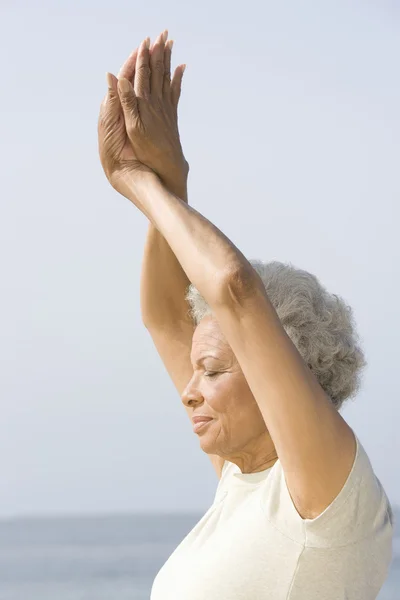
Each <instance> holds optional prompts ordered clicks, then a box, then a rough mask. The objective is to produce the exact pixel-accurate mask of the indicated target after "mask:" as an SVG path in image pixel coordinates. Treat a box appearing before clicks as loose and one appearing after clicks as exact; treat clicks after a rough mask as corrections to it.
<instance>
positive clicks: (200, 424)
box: [193, 418, 214, 433]
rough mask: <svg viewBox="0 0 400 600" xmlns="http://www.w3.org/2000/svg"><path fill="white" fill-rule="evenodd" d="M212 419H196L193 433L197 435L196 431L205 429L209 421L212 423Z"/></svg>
mask: <svg viewBox="0 0 400 600" xmlns="http://www.w3.org/2000/svg"><path fill="white" fill-rule="evenodd" d="M213 420H214V419H205V418H203V419H201V418H199V419H197V420H196V422H195V423H194V425H193V431H194V432H195V433H197V432H198V431H200V430H202V429H204V428H205V427H207V425H209V424H210V423H211V421H213Z"/></svg>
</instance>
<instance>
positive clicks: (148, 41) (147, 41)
mask: <svg viewBox="0 0 400 600" xmlns="http://www.w3.org/2000/svg"><path fill="white" fill-rule="evenodd" d="M145 43H146V46H145V47H146V48H147V50H149V48H150V38H149V37H148V38H146V40H145Z"/></svg>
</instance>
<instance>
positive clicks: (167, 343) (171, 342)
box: [147, 322, 224, 479]
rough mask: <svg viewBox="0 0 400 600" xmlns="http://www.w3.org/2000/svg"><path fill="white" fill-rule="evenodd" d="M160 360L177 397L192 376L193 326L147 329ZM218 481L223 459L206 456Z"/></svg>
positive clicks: (184, 323) (190, 414) (183, 323)
mask: <svg viewBox="0 0 400 600" xmlns="http://www.w3.org/2000/svg"><path fill="white" fill-rule="evenodd" d="M147 329H148V331H149V333H150V335H151V338H152V340H153V342H154V345H155V347H156V349H157V352H158V354H159V355H160V358H161V359H162V361H163V363H164V366H165V368H166V369H167V372H168V374H169V376H170V377H171V379H172V381H173V383H174V385H175V388H176V389H177V391H178V394H179V396H180V397H181V396H182V393H183V391H184V389H185V388H186V386H187V384H188V382H189V381H190V379H191V377H192V376H193V367H192V363H191V360H190V352H191V347H192V337H193V331H194V326H193V325H192V324H191V323H189V322H182V323H179V324H173V325H168V326H167V327H147ZM185 409H186V413H187V415H188V417H189V419H190V422H191V420H192V413H193V409H192V408H190V407H188V406H185ZM208 457H209V458H210V461H211V464H212V465H213V467H214V469H215V472H216V474H217V477H218V479H220V477H221V472H222V467H223V464H224V459H223V458H221V457H220V456H217V455H214V454H208Z"/></svg>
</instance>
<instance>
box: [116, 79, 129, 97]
mask: <svg viewBox="0 0 400 600" xmlns="http://www.w3.org/2000/svg"><path fill="white" fill-rule="evenodd" d="M118 86H119V89H120V90H121V91H122V92H124V94H126V93H127V92H129V91H130V89H131V84H130V83H129V81H128V80H127V79H125V78H124V77H123V78H122V79H120V80H119V81H118Z"/></svg>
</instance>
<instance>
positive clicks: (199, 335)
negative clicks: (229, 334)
mask: <svg viewBox="0 0 400 600" xmlns="http://www.w3.org/2000/svg"><path fill="white" fill-rule="evenodd" d="M229 351H230V347H229V345H228V343H227V341H226V339H225V337H224V335H223V333H222V331H221V329H220V327H219V325H218V322H217V321H216V320H215V319H214V318H212V317H209V316H207V317H204V318H203V319H202V320H201V321H200V323H199V324H198V325H197V327H196V329H195V331H194V333H193V338H192V358H193V359H199V358H200V357H201V356H203V355H204V354H205V353H206V352H210V353H211V354H213V355H215V356H221V357H222V355H226V354H227V353H228V352H229Z"/></svg>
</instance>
